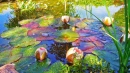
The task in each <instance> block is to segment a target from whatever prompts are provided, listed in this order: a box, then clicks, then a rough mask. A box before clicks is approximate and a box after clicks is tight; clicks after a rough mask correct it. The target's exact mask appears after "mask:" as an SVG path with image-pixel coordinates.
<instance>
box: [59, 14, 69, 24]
mask: <svg viewBox="0 0 130 73" xmlns="http://www.w3.org/2000/svg"><path fill="white" fill-rule="evenodd" d="M69 20H70V17H69V16H66V15H65V16H62V17H61V21H62V22H64V23H65V24H67V23H68V22H69Z"/></svg>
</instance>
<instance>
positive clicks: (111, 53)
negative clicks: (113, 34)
mask: <svg viewBox="0 0 130 73" xmlns="http://www.w3.org/2000/svg"><path fill="white" fill-rule="evenodd" d="M93 53H94V54H95V55H97V56H98V57H100V58H102V59H104V60H106V61H107V62H109V63H110V67H111V69H113V70H116V71H118V70H119V58H118V53H117V50H116V47H115V45H114V44H108V45H105V48H104V49H102V50H95V51H93Z"/></svg>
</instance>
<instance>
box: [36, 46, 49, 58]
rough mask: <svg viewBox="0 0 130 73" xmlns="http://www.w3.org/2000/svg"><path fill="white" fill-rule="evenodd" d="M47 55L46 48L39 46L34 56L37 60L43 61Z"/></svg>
mask: <svg viewBox="0 0 130 73" xmlns="http://www.w3.org/2000/svg"><path fill="white" fill-rule="evenodd" d="M46 56H47V50H46V49H45V48H44V47H40V48H38V49H37V50H36V52H35V57H36V59H37V60H39V61H43V60H44V59H45V58H46Z"/></svg>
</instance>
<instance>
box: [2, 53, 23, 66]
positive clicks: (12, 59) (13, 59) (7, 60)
mask: <svg viewBox="0 0 130 73" xmlns="http://www.w3.org/2000/svg"><path fill="white" fill-rule="evenodd" d="M8 54H9V53H8ZM21 57H22V55H21V54H19V55H14V56H10V55H9V56H6V55H4V58H0V64H8V63H13V62H16V61H18V60H19V59H20V58H21Z"/></svg>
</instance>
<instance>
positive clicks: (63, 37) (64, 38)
mask: <svg viewBox="0 0 130 73" xmlns="http://www.w3.org/2000/svg"><path fill="white" fill-rule="evenodd" d="M54 35H55V36H56V38H55V39H54V40H55V41H56V42H61V43H65V42H73V41H75V40H76V39H78V38H79V35H78V33H76V32H74V31H71V30H69V29H66V30H60V31H57V32H55V33H54Z"/></svg>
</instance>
